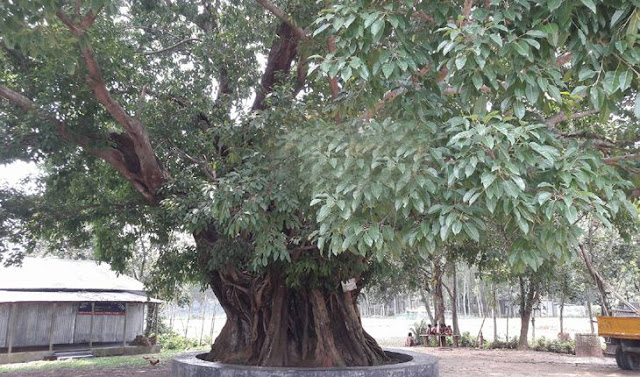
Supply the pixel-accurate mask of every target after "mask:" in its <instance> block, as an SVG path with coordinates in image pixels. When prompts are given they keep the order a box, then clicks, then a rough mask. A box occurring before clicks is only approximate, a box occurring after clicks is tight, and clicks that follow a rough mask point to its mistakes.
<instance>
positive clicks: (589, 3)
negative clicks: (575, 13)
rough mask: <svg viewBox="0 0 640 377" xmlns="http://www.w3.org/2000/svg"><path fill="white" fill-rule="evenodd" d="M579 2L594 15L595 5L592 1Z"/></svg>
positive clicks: (583, 0) (582, 0) (581, 0)
mask: <svg viewBox="0 0 640 377" xmlns="http://www.w3.org/2000/svg"><path fill="white" fill-rule="evenodd" d="M580 2H582V4H584V5H585V6H586V7H588V8H589V9H591V11H592V12H593V13H596V4H595V3H594V2H593V0H580Z"/></svg>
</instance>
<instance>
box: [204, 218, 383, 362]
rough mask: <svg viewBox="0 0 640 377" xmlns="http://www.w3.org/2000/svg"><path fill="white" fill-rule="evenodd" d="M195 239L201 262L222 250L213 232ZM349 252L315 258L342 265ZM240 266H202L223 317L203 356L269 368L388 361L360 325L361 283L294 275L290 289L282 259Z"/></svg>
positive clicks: (319, 261) (205, 261)
mask: <svg viewBox="0 0 640 377" xmlns="http://www.w3.org/2000/svg"><path fill="white" fill-rule="evenodd" d="M195 239H196V244H197V245H198V251H199V254H200V262H201V263H202V264H203V265H207V263H208V262H209V261H210V259H211V258H214V256H212V253H214V252H215V251H213V250H218V249H220V248H221V246H220V245H215V244H216V242H218V239H217V234H216V233H215V231H214V230H207V232H206V233H204V232H203V233H199V234H196V235H195ZM305 252H306V253H310V252H309V251H305ZM307 255H310V254H307ZM352 257H353V256H351V257H350V256H348V255H345V256H341V257H336V258H334V259H331V260H330V261H329V262H327V260H324V259H322V258H320V257H318V260H315V262H317V263H324V262H326V263H336V264H335V265H333V264H332V265H330V266H334V267H335V266H344V264H345V263H344V262H345V260H344V259H348V258H352ZM293 258H296V256H295V255H294V256H293ZM347 262H349V260H347ZM351 262H352V260H351ZM359 263H363V267H364V266H365V265H364V262H359ZM237 265H247V264H246V261H241V262H235V263H231V262H229V263H228V264H227V267H226V268H222V267H217V268H216V269H215V270H211V271H209V272H207V276H208V278H209V283H210V286H211V288H212V290H213V292H214V293H215V295H216V297H217V298H218V301H219V302H220V305H221V306H222V308H223V309H224V311H225V314H226V316H227V321H226V323H225V325H224V327H223V328H222V330H221V332H220V335H219V336H218V337H217V339H216V341H215V343H214V344H213V346H212V347H211V351H210V352H209V353H208V354H207V356H206V357H205V359H206V360H208V361H220V362H223V363H231V364H243V365H257V366H270V367H284V366H287V367H341V366H367V365H380V364H384V363H386V362H388V361H389V359H388V357H387V356H386V355H385V353H384V351H382V349H381V348H380V346H379V345H378V344H377V343H376V341H375V340H374V339H373V338H372V337H371V336H370V335H369V334H367V333H366V332H365V331H364V329H363V328H362V323H361V318H360V313H359V311H358V306H357V296H358V294H359V288H358V289H356V290H353V291H349V292H343V290H342V289H341V285H340V280H341V279H340V278H339V277H335V278H334V279H335V280H334V281H331V280H330V278H329V277H323V278H322V280H319V279H312V278H309V279H308V280H306V278H302V280H301V281H300V280H299V279H300V278H299V277H298V280H299V282H300V284H299V285H297V286H295V287H294V286H290V285H288V284H287V282H286V270H285V267H286V266H284V265H278V264H272V265H271V266H270V267H267V268H266V269H265V271H263V272H261V273H251V272H248V271H246V270H242V269H240V268H238V267H236V266H237ZM363 280H366V279H363Z"/></svg>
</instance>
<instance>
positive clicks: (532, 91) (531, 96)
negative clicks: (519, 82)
mask: <svg viewBox="0 0 640 377" xmlns="http://www.w3.org/2000/svg"><path fill="white" fill-rule="evenodd" d="M524 92H525V95H526V96H527V100H529V102H531V104H535V103H536V102H538V97H539V96H540V90H539V89H538V86H537V85H531V84H529V83H527V87H526V88H525V91H524Z"/></svg>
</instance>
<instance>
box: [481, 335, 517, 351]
mask: <svg viewBox="0 0 640 377" xmlns="http://www.w3.org/2000/svg"><path fill="white" fill-rule="evenodd" d="M488 348H490V349H510V350H513V349H516V348H518V337H517V336H514V337H513V338H511V340H509V341H504V340H501V339H500V338H498V339H497V340H496V341H494V342H491V343H490V344H489V345H488Z"/></svg>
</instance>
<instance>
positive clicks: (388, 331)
mask: <svg viewBox="0 0 640 377" xmlns="http://www.w3.org/2000/svg"><path fill="white" fill-rule="evenodd" d="M417 321H418V320H415V319H402V318H393V317H378V318H364V319H363V320H362V323H363V326H364V328H365V330H367V332H368V333H369V334H371V336H373V337H374V338H376V340H378V342H379V343H380V344H382V345H384V346H389V347H392V346H401V345H403V344H404V340H405V338H406V336H407V333H408V332H409V331H411V328H412V327H413V325H414V323H416V322H417ZM496 322H497V328H498V337H500V338H501V339H503V340H504V339H506V336H507V318H498V319H497V321H496ZM508 322H509V339H512V338H513V337H514V336H519V335H520V319H519V318H509V320H508ZM450 323H451V322H450V319H447V324H450ZM459 324H460V332H461V333H464V332H467V331H468V332H469V333H470V334H471V335H472V336H473V337H476V336H477V335H478V332H479V331H480V328H481V327H480V326H482V334H483V336H484V339H486V340H489V341H492V340H493V319H491V318H487V319H486V320H485V321H484V324H483V323H482V318H460V319H459ZM596 330H597V326H596ZM564 331H565V332H567V333H569V334H570V335H571V339H574V337H575V334H577V333H590V332H591V327H590V326H589V318H565V319H564ZM559 332H560V324H559V320H558V318H557V317H544V318H536V338H539V337H541V336H544V337H546V338H547V339H555V338H556V337H557V335H558V333H559ZM531 340H532V329H531V326H529V341H530V342H531Z"/></svg>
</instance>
